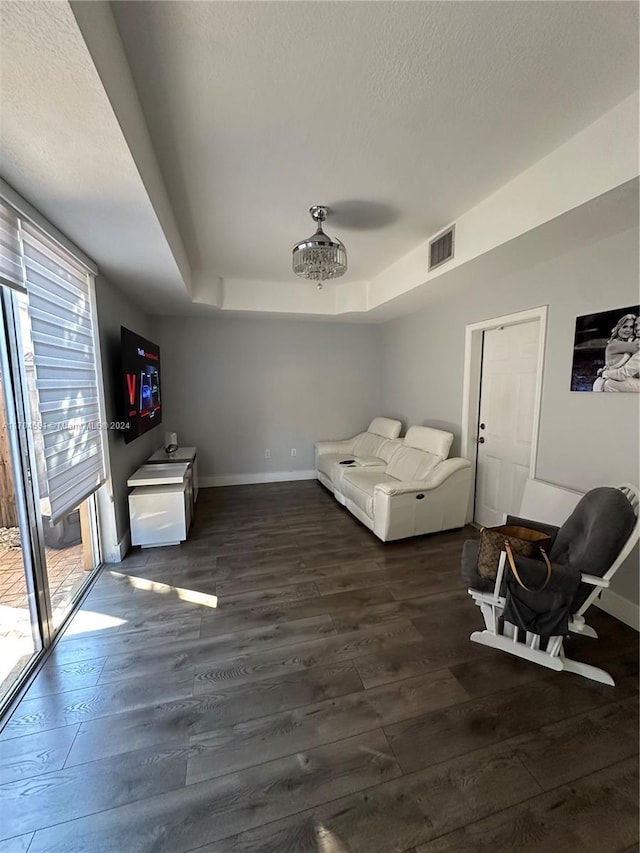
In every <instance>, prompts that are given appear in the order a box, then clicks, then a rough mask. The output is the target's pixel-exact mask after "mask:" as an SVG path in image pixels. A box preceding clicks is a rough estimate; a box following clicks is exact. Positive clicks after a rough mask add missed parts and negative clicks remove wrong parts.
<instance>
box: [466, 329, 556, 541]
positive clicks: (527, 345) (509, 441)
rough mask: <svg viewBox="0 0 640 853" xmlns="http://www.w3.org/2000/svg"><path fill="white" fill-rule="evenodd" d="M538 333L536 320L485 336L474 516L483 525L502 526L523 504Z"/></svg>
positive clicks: (530, 441) (528, 459) (534, 386)
mask: <svg viewBox="0 0 640 853" xmlns="http://www.w3.org/2000/svg"><path fill="white" fill-rule="evenodd" d="M539 335H540V323H539V321H538V320H533V321H530V322H528V323H521V324H518V325H513V326H504V327H503V328H501V329H490V330H488V331H486V332H485V333H484V336H483V350H482V376H481V389H480V410H479V429H478V438H479V439H481V442H480V443H479V444H478V454H477V461H476V501H475V516H474V517H475V520H476V521H477V522H478V523H479V524H482V525H486V526H492V525H496V524H501V523H502V520H503V517H504V514H505V513H507V512H510V513H514V512H517V509H518V507H519V505H520V501H521V500H522V493H523V491H524V484H525V481H526V479H527V477H528V476H529V465H530V458H531V444H532V440H533V417H534V412H535V407H536V388H537V368H538V346H539ZM480 427H483V428H480ZM482 439H484V441H482Z"/></svg>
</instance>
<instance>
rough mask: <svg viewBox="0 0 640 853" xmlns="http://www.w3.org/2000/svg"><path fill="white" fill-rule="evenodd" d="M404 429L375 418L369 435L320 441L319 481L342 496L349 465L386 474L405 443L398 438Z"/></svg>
mask: <svg viewBox="0 0 640 853" xmlns="http://www.w3.org/2000/svg"><path fill="white" fill-rule="evenodd" d="M401 429H402V424H401V423H400V421H396V420H393V419H392V418H374V419H373V420H372V421H371V423H370V424H369V426H368V428H367V431H366V432H361V433H359V434H358V435H354V436H353V438H347V439H345V440H344V441H318V442H316V446H315V457H316V476H317V478H318V480H320V482H321V483H322V485H323V486H326V488H327V489H329V491H331V492H333V493H334V494H336V492H338V494H339V493H340V483H341V480H342V475H343V474H344V472H345V471H346V470H347V469H348V467H349V466H352V467H359V468H376V469H377V470H379V471H384V469H385V467H386V465H387V462H388V461H389V459H390V458H391V454H392V453H393V451H394V450H396V448H398V447H399V446H400V444H401V443H402V442H401V441H400V439H399V438H398V436H399V435H400V430H401ZM341 503H344V501H341Z"/></svg>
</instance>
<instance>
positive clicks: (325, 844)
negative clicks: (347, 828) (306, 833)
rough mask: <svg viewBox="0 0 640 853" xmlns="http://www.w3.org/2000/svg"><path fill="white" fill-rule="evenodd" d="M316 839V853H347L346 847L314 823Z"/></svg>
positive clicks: (324, 827) (327, 830) (333, 835)
mask: <svg viewBox="0 0 640 853" xmlns="http://www.w3.org/2000/svg"><path fill="white" fill-rule="evenodd" d="M316 838H317V840H318V853H349V848H348V847H347V845H346V844H344V843H343V842H342V841H341V840H340V839H339V838H338V836H337V835H336V834H335V833H333V832H331V830H330V829H327V827H326V826H323V825H322V824H321V823H316Z"/></svg>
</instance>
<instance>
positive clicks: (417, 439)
mask: <svg viewBox="0 0 640 853" xmlns="http://www.w3.org/2000/svg"><path fill="white" fill-rule="evenodd" d="M404 443H405V445H407V446H408V447H415V448H416V449H417V450H426V451H427V452H429V453H433V455H434V456H439V457H440V459H446V458H447V456H448V455H449V451H450V450H451V445H452V443H453V433H452V432H445V430H442V429H433V428H432V427H423V426H412V427H409V429H408V430H407V434H406V435H405V437H404Z"/></svg>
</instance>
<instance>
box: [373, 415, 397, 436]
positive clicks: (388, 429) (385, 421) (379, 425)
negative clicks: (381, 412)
mask: <svg viewBox="0 0 640 853" xmlns="http://www.w3.org/2000/svg"><path fill="white" fill-rule="evenodd" d="M401 429H402V424H401V423H400V421H396V420H394V419H393V418H374V419H373V420H372V421H371V423H370V424H369V428H368V429H367V432H372V433H374V434H375V435H381V436H382V437H383V438H397V437H398V436H399V435H400V430H401Z"/></svg>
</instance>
